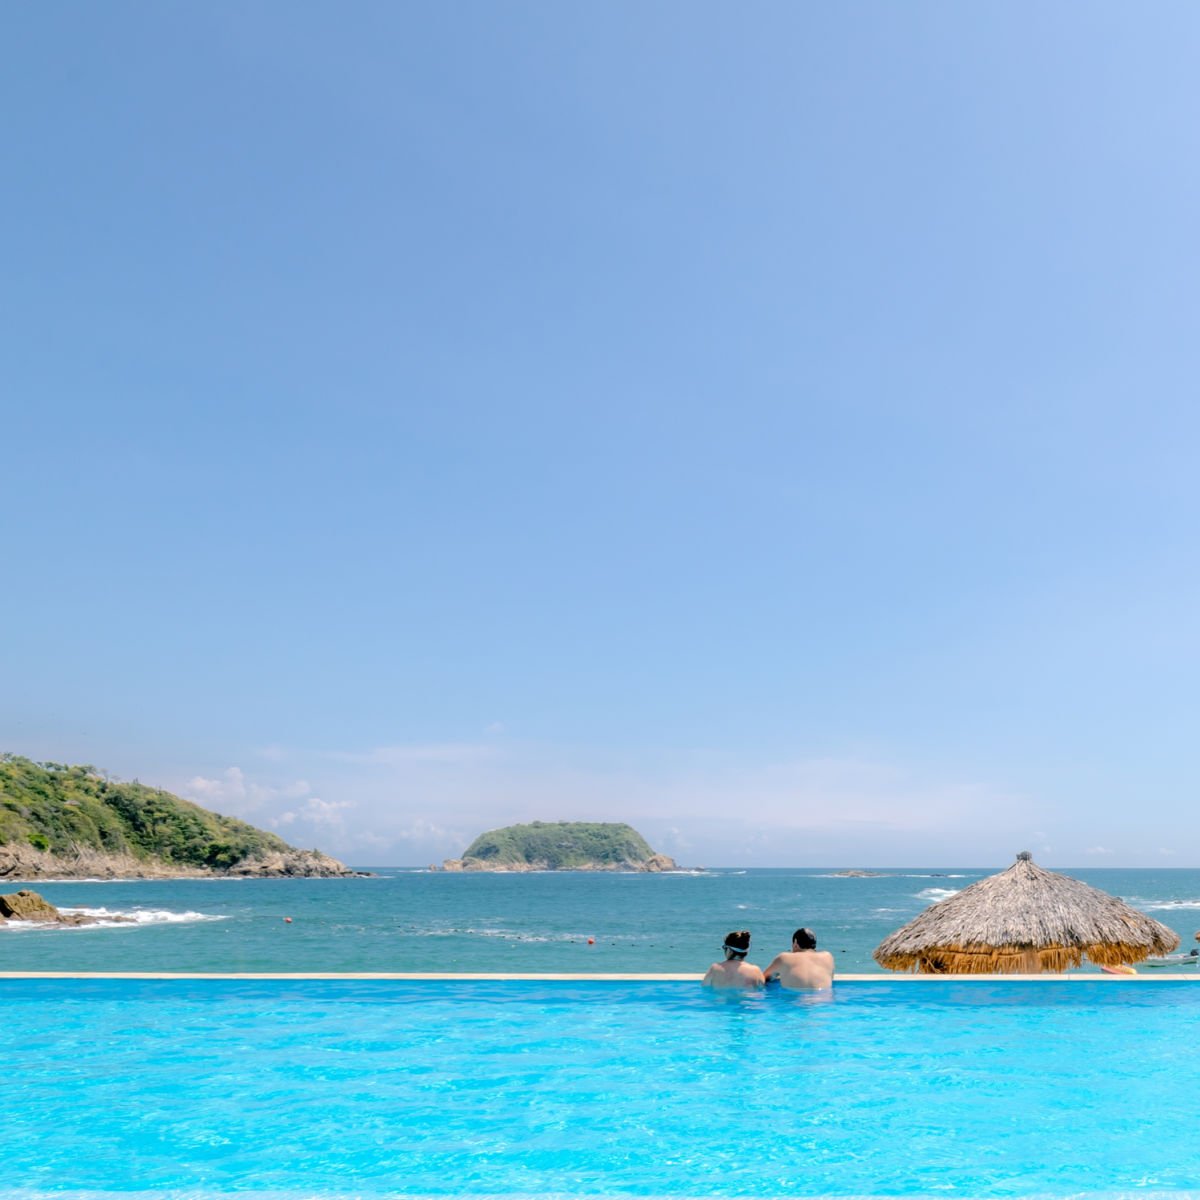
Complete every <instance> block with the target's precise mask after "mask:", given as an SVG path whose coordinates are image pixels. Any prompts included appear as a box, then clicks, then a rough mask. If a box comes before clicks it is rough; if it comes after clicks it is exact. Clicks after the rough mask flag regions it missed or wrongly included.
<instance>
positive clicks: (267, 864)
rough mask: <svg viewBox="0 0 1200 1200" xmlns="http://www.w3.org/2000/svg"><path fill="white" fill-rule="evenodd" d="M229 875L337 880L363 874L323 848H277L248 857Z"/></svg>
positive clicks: (236, 865) (234, 866)
mask: <svg viewBox="0 0 1200 1200" xmlns="http://www.w3.org/2000/svg"><path fill="white" fill-rule="evenodd" d="M226 874H228V875H252V876H255V877H257V878H263V877H265V878H268V879H282V878H290V879H334V878H342V877H353V876H357V875H361V874H362V872H360V871H353V870H351V869H350V868H349V867H348V866H346V864H345V863H341V862H338V860H337V859H336V858H330V856H329V855H328V854H322V853H321V851H320V850H293V851H289V852H287V853H285V852H283V851H281V850H276V851H273V852H272V853H270V854H261V855H259V856H258V857H256V858H245V859H243V860H242V861H241V862H239V863H235V864H234V865H233V866H232V867H230V868H229V870H228V871H227V872H226Z"/></svg>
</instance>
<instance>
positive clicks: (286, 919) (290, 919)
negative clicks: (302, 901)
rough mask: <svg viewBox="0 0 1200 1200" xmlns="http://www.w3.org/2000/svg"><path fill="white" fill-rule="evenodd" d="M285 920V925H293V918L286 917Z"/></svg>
mask: <svg viewBox="0 0 1200 1200" xmlns="http://www.w3.org/2000/svg"><path fill="white" fill-rule="evenodd" d="M283 920H284V923H285V924H287V925H290V924H291V923H292V918H291V917H284V918H283Z"/></svg>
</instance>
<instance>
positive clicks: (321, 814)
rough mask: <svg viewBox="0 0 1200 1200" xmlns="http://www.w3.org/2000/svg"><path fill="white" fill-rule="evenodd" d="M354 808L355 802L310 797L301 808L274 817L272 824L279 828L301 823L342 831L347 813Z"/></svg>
mask: <svg viewBox="0 0 1200 1200" xmlns="http://www.w3.org/2000/svg"><path fill="white" fill-rule="evenodd" d="M354 807H355V805H354V801H353V800H322V799H321V798H320V796H310V797H309V798H308V799H307V800H306V801H305V802H304V804H303V805H301V807H300V808H297V809H289V810H287V811H286V812H282V813H280V814H279V815H278V816H276V817H272V818H271V824H272V825H274V826H276V827H277V828H278V827H279V826H284V825H294V824H296V823H297V822H300V823H301V824H307V825H312V826H315V827H318V828H319V827H321V826H332V827H334V828H337V829H341V828H342V827H343V825H344V823H345V820H344V818H345V814H346V812H347V811H348V810H349V809H352V808H354Z"/></svg>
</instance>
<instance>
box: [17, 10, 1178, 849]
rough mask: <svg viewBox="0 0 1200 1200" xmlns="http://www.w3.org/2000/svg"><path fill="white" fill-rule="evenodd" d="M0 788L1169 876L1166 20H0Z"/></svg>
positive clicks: (271, 817) (293, 834)
mask: <svg viewBox="0 0 1200 1200" xmlns="http://www.w3.org/2000/svg"><path fill="white" fill-rule="evenodd" d="M0 22H2V25H3V32H2V36H0V111H3V112H4V113H5V119H4V121H3V123H2V130H3V132H2V134H0V136H2V139H3V153H2V154H0V184H2V187H0V212H2V213H3V222H2V224H0V245H2V258H0V261H2V263H3V270H2V272H0V279H2V282H0V539H2V540H0V545H2V547H3V550H2V554H3V557H2V559H0V561H2V562H3V564H4V568H5V569H4V571H3V574H2V575H0V629H2V636H0V750H7V751H10V752H13V753H18V754H23V755H26V756H29V757H31V758H35V759H38V760H53V761H59V762H86V763H92V764H95V765H96V766H98V767H100V768H102V769H105V770H107V771H109V772H110V773H111V774H113V775H116V776H118V777H121V778H126V779H133V778H137V779H140V780H141V781H142V782H144V783H152V784H155V785H157V786H162V787H166V788H169V789H171V790H173V791H176V792H178V793H179V794H182V795H185V796H188V797H190V798H192V799H195V800H197V801H198V802H200V803H202V804H204V805H206V806H207V807H210V808H214V809H216V810H217V811H220V812H225V813H229V814H232V815H236V816H239V817H243V818H245V819H247V820H249V821H252V822H254V823H255V824H258V825H261V826H263V827H265V828H270V829H275V830H276V831H278V832H279V833H280V834H282V835H283V836H284V837H286V838H287V839H288V840H289V841H291V842H293V843H295V844H298V845H301V846H319V847H320V848H321V849H324V850H326V851H328V852H330V853H333V854H335V855H337V856H339V857H342V858H344V859H346V860H347V861H349V862H352V863H354V864H356V865H393V864H394V865H423V864H425V863H427V862H431V861H432V862H436V861H440V859H442V858H443V857H447V856H451V855H457V854H460V853H461V852H462V850H463V849H464V848H465V846H466V845H467V843H468V842H469V841H470V840H471V839H472V838H473V837H474V836H475V835H476V834H478V833H480V832H482V831H483V830H485V829H490V828H495V827H497V826H500V825H505V824H509V823H512V822H517V821H526V820H533V819H541V820H573V819H580V820H583V819H587V820H612V821H629V822H631V823H632V824H634V825H635V826H636V827H637V828H638V829H639V830H640V831H641V832H643V833H644V834H645V835H646V836H647V838H648V839H649V840H650V841H651V843H652V844H653V845H654V846H655V848H656V849H658V850H661V851H664V852H666V853H669V854H672V855H674V856H675V857H676V858H677V859H678V860H680V862H682V863H685V864H688V865H705V866H833V865H837V866H858V867H873V866H885V865H897V866H900V865H924V866H939V865H978V866H995V867H1003V866H1006V865H1007V864H1008V863H1009V862H1010V861H1011V859H1012V857H1013V855H1014V854H1015V853H1016V852H1017V851H1019V850H1023V849H1029V850H1031V851H1033V853H1034V855H1035V857H1037V858H1038V860H1039V861H1042V862H1044V863H1045V864H1046V865H1051V866H1053V865H1062V866H1071V865H1074V866H1079V865H1093V866H1140V865H1149V866H1180V867H1183V866H1197V865H1200V805H1198V804H1197V783H1198V778H1200V771H1198V767H1197V737H1196V734H1197V729H1198V718H1200V690H1198V688H1197V677H1198V669H1200V639H1198V636H1197V614H1198V613H1200V559H1198V555H1197V534H1198V532H1200V528H1198V526H1200V470H1197V449H1198V445H1200V440H1198V439H1200V416H1198V410H1197V404H1196V398H1197V385H1196V380H1197V377H1198V371H1197V365H1198V364H1197V357H1198V351H1200V339H1198V337H1197V318H1198V316H1200V288H1198V284H1197V280H1198V279H1200V269H1198V268H1200V261H1198V255H1197V239H1198V236H1200V221H1197V216H1196V214H1197V213H1198V212H1200V120H1198V116H1200V74H1198V73H1197V71H1196V69H1195V64H1196V61H1197V59H1198V57H1200V11H1197V10H1196V8H1195V7H1194V6H1190V5H1185V4H1181V3H1167V4H1164V5H1160V6H1158V7H1157V8H1156V9H1155V10H1154V12H1153V14H1152V16H1150V17H1149V18H1148V17H1147V14H1146V12H1145V11H1143V10H1138V9H1135V8H1133V7H1130V6H1127V5H1120V4H1112V3H1091V2H1089V3H1086V4H1084V3H1058V4H1053V5H1040V4H1038V5H1035V4H1032V3H1016V4H1012V3H1003V4H1001V3H986V2H985V3H980V4H972V5H958V4H951V3H929V2H924V3H922V2H919V0H918V2H914V3H911V4H906V5H895V4H892V3H884V2H882V0H880V2H873V3H872V2H864V3H858V4H854V5H799V4H791V3H788V4H784V3H763V4H759V5H755V6H752V7H751V8H744V7H743V8H737V7H736V6H735V7H731V6H729V5H727V4H717V3H687V4H683V3H667V2H658V3H655V2H650V3H647V2H646V0H636V2H629V3H621V2H614V3H609V4H605V5H566V4H561V3H559V2H558V0H543V2H539V3H530V2H519V0H514V2H512V3H507V4H484V3H471V2H466V3H461V4H453V5H447V4H436V3H396V2H392V0H388V2H386V3H381V2H371V0H359V2H357V3H355V4H353V5H344V4H334V3H320V4H317V3H311V2H306V0H286V2H283V0H257V2H255V3H250V4H231V3H224V4H220V3H219V4H213V3H211V2H210V0H205V2H204V3H197V2H194V0H181V2H180V3H175V4H171V5H159V4H154V3H150V2H149V0H143V2H140V3H129V2H127V0H110V2H109V3H106V4H104V5H95V4H89V3H85V2H82V0H75V2H73V3H71V2H67V3H62V4H55V5H20V6H9V7H8V8H7V10H6V11H5V12H4V14H3V16H2V17H0Z"/></svg>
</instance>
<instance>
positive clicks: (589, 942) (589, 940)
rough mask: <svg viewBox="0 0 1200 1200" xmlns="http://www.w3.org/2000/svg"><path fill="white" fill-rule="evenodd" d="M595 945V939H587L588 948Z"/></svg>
mask: <svg viewBox="0 0 1200 1200" xmlns="http://www.w3.org/2000/svg"><path fill="white" fill-rule="evenodd" d="M595 944H596V939H595V938H588V945H589V946H594V945H595Z"/></svg>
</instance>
